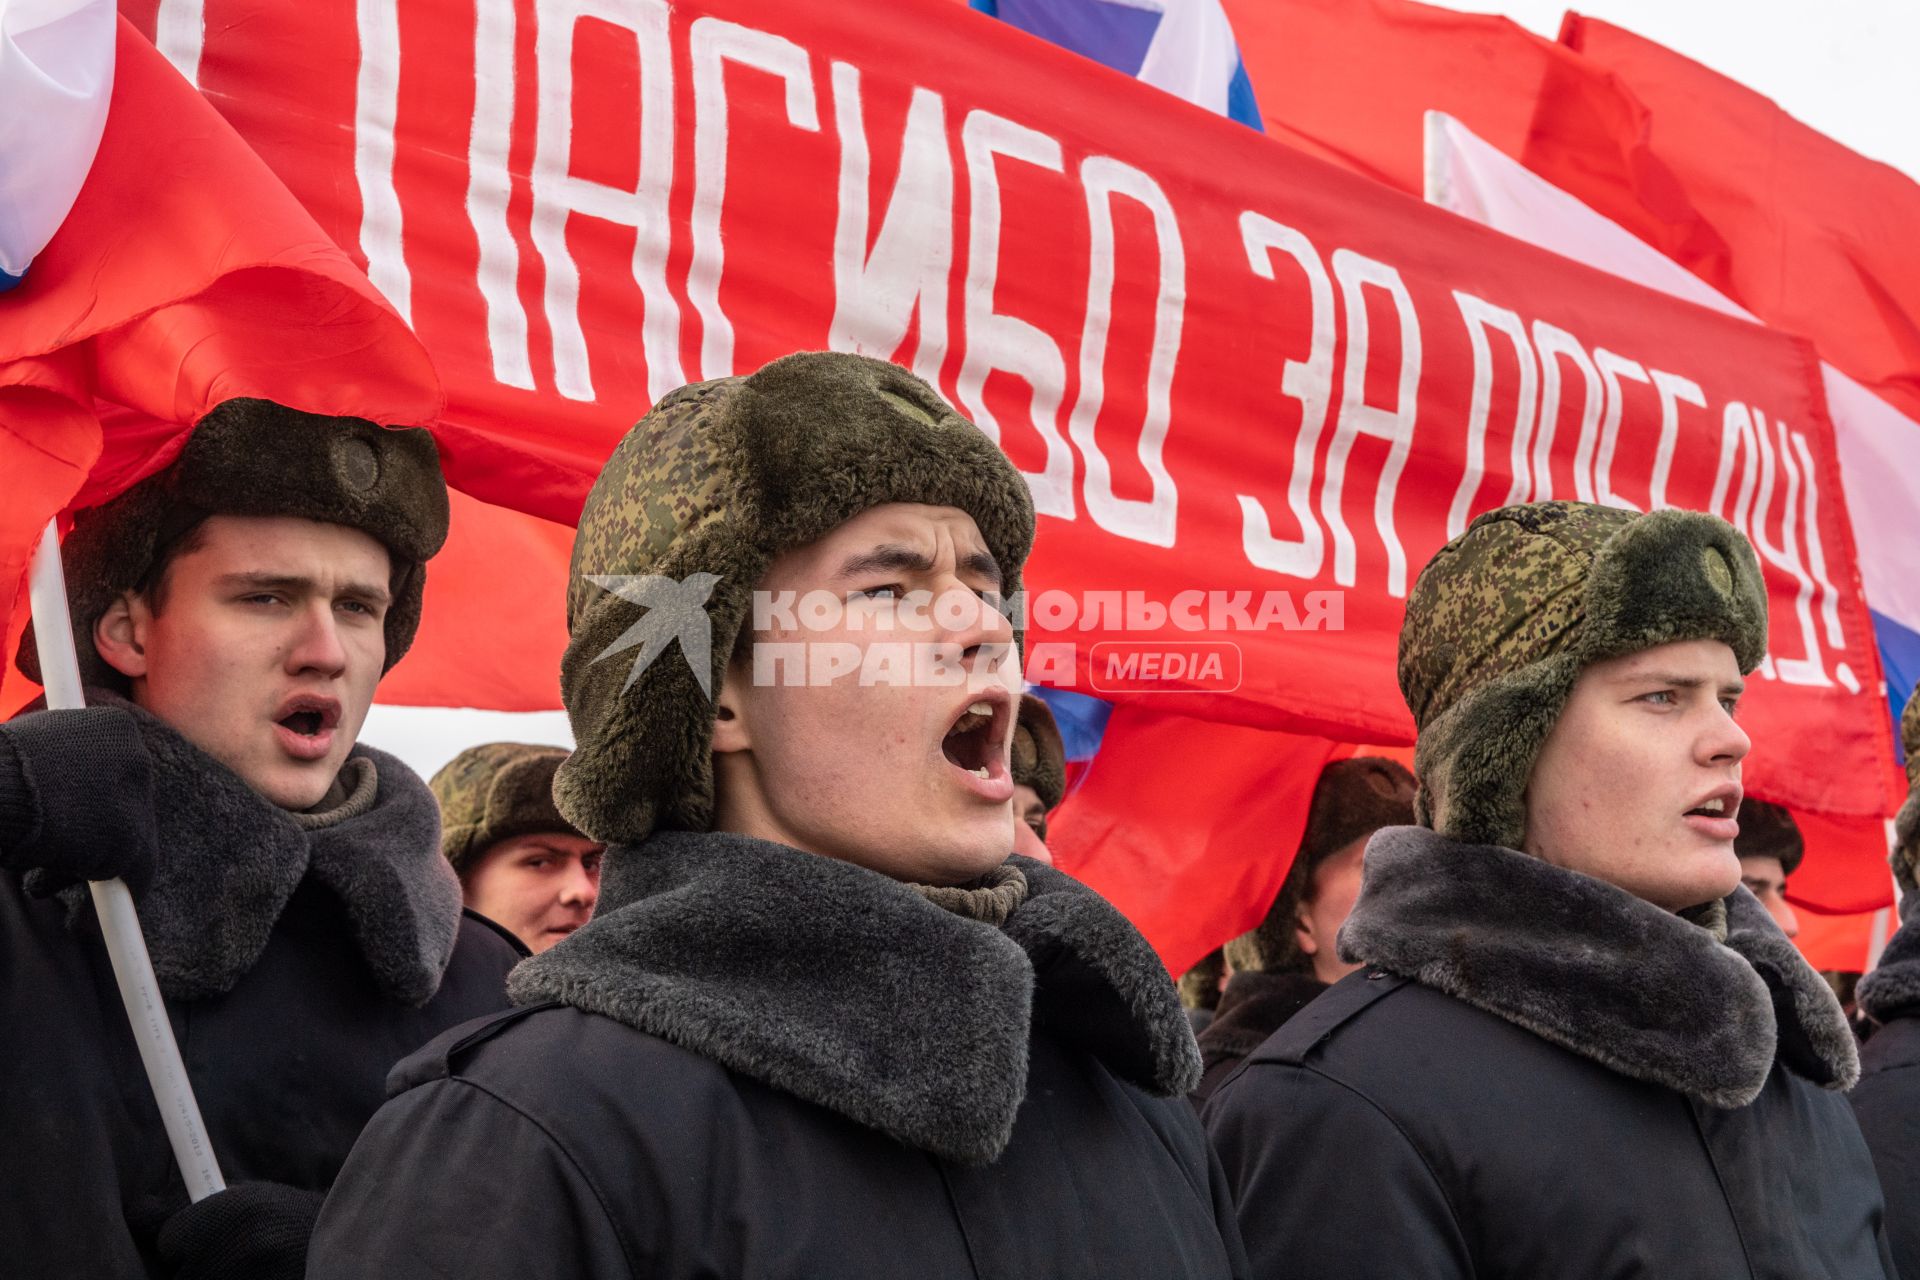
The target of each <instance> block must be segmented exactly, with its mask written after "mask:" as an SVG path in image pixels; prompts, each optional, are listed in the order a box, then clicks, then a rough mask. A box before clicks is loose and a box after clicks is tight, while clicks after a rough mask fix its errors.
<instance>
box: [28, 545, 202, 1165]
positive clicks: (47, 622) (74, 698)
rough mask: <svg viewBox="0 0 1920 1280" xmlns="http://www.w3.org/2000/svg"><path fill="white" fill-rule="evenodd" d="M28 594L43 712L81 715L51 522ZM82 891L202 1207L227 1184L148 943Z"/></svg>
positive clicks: (95, 883)
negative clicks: (90, 902) (44, 697)
mask: <svg viewBox="0 0 1920 1280" xmlns="http://www.w3.org/2000/svg"><path fill="white" fill-rule="evenodd" d="M31 590H32V597H33V618H34V627H33V636H34V643H35V644H36V645H37V646H38V648H39V651H40V677H41V680H42V681H43V682H44V684H45V686H46V691H47V706H48V708H49V709H52V710H66V709H69V708H75V707H83V706H85V705H86V696H85V694H84V693H83V692H82V691H81V688H80V662H79V659H78V658H77V657H76V656H75V654H74V651H73V620H72V616H71V615H70V614H69V613H68V611H67V581H66V575H65V573H64V572H63V571H62V569H61V566H60V534H59V530H58V529H57V528H56V527H55V525H54V522H53V521H51V520H49V521H48V522H47V528H46V532H45V533H43V534H41V535H40V545H39V547H38V548H36V549H35V551H34V553H33V570H32V575H31ZM87 887H88V888H89V889H90V890H92V892H93V909H94V912H95V914H97V915H98V916H99V918H100V933H101V936H102V937H103V938H104V939H105V940H106V944H107V956H108V958H109V959H110V960H112V962H113V976H114V980H115V981H116V982H117V983H118V984H119V986H120V999H121V1000H122V1001H123V1002H124V1003H125V1004H126V1006H127V1021H128V1022H129V1023H131V1024H132V1026H133V1039H134V1043H135V1044H137V1045H138V1046H139V1048H140V1061H141V1063H142V1064H144V1065H145V1067H146V1069H147V1083H148V1085H149V1086H151V1087H152V1089H153V1098H154V1101H155V1102H156V1103H157V1104H159V1107H160V1119H161V1121H162V1122H163V1123H165V1125H166V1127H167V1141H168V1142H169V1143H170V1144H171V1145H172V1147H173V1158H174V1160H175V1161H176V1162H178V1164H179V1165H180V1176H181V1177H182V1178H183V1179H184V1180H185V1181H186V1184H187V1194H188V1195H190V1196H192V1197H193V1198H194V1199H195V1200H204V1199H206V1198H207V1197H208V1196H210V1195H212V1194H213V1193H214V1192H216V1191H219V1190H221V1189H223V1188H224V1187H225V1186H226V1185H227V1184H226V1182H225V1181H224V1180H223V1179H222V1178H221V1177H220V1165H219V1162H218V1161H217V1160H216V1159H215V1158H214V1154H213V1143H212V1142H211V1141H210V1140H209V1139H208V1138H207V1126H206V1123H205V1122H204V1121H203V1120H201V1118H200V1104H199V1103H198V1102H196V1101H194V1097H193V1086H192V1085H191V1084H190V1083H189V1082H188V1080H187V1068H186V1064H185V1063H183V1062H181V1060H180V1046H179V1045H178V1044H177V1043H175V1041H174V1038H173V1024H172V1023H171V1022H169V1021H167V1006H166V1004H165V1002H164V1001H163V1000H162V999H161V996H160V983H159V980H158V979H156V978H155V977H154V974H153V961H152V960H151V959H149V958H148V956H147V940H146V938H145V936H143V935H142V934H141V932H140V919H139V917H138V916H137V915H136V914H135V913H134V909H133V894H132V893H131V892H130V891H129V890H128V889H127V885H126V882H125V881H123V880H92V881H89V882H88V884H87Z"/></svg>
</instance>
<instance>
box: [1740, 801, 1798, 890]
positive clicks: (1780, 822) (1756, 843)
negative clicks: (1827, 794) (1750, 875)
mask: <svg viewBox="0 0 1920 1280" xmlns="http://www.w3.org/2000/svg"><path fill="white" fill-rule="evenodd" d="M1733 851H1734V853H1735V854H1737V855H1738V856H1740V857H1742V858H1778V859H1779V860H1780V870H1781V872H1782V874H1785V875H1789V876H1790V875H1792V874H1793V873H1794V872H1795V871H1798V870H1799V869H1800V860H1801V859H1802V858H1804V857H1806V855H1807V842H1806V840H1805V839H1803V838H1802V837H1801V835H1800V824H1799V823H1797V822H1795V821H1794V820H1793V815H1792V814H1791V813H1788V812H1787V811H1786V809H1785V808H1783V807H1781V806H1780V805H1777V804H1770V803H1768V802H1767V801H1765V800H1742V801H1741V802H1740V834H1739V835H1738V836H1736V837H1735V838H1734V841H1733Z"/></svg>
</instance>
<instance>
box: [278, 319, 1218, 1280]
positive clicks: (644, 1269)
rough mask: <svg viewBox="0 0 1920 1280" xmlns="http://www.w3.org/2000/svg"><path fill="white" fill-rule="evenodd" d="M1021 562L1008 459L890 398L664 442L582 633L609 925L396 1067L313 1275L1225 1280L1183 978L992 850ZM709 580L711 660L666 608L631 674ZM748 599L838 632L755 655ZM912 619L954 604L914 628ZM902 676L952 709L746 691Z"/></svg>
mask: <svg viewBox="0 0 1920 1280" xmlns="http://www.w3.org/2000/svg"><path fill="white" fill-rule="evenodd" d="M1032 539H1033V508H1032V505H1031V501H1030V499H1029V498H1028V496H1027V492H1026V488H1025V485H1024V484H1023V483H1022V482H1021V480H1020V477H1019V475H1018V474H1017V473H1016V472H1015V471H1014V470H1013V468H1012V466H1011V464H1010V463H1008V461H1007V460H1006V458H1005V456H1004V455H1003V454H1001V452H1000V451H999V449H998V448H996V447H995V446H994V445H993V444H992V442H990V441H989V440H988V439H987V438H986V437H985V436H984V435H983V434H981V432H980V431H979V430H978V429H976V428H975V427H974V426H973V425H972V424H970V423H968V422H967V421H966V420H965V419H963V418H961V417H960V416H958V415H957V414H956V413H954V412H953V410H952V409H951V408H949V407H948V405H947V404H946V403H945V402H944V401H943V400H942V399H941V398H940V397H939V395H938V393H936V392H935V391H934V390H933V389H932V388H931V387H928V386H927V385H926V384H924V383H922V382H920V381H919V380H918V379H916V378H914V377H913V376H912V375H910V374H908V373H907V372H905V371H904V370H902V369H899V368H897V367H895V366H893V365H890V364H886V363H884V362H881V361H877V360H871V359H868V358H865V357H860V356H851V355H835V354H825V353H819V354H801V355H794V356H789V357H787V358H785V359H782V360H778V361H775V362H774V363H772V364H770V365H768V366H766V367H765V368H763V369H761V370H760V371H759V372H758V373H755V374H753V375H752V376H751V377H745V378H723V379H718V380H715V381H711V382H705V383H699V384H696V385H693V386H689V387H685V388H682V389H680V390H678V391H675V392H673V393H671V394H670V395H668V396H666V397H665V398H664V399H663V400H662V401H661V402H660V403H659V404H658V405H656V406H655V407H654V409H653V411H652V412H651V413H649V414H648V415H647V417H646V418H645V419H643V420H642V421H641V422H640V424H639V425H638V426H637V427H636V428H635V429H634V430H633V431H632V432H631V433H630V434H629V435H628V436H627V438H626V439H625V440H624V441H623V442H622V443H621V445H620V446H619V448H618V449H616V450H615V452H614V455H613V457H612V459H611V460H610V461H609V462H608V464H607V466H606V468H605V470H603V471H602V473H601V475H600V478H599V481H598V482H597V483H596V484H595V486H594V489H593V492H592V494H591V496H590V497H589V498H588V500H587V505H586V511H585V513H584V515H583V517H582V519H581V523H580V531H579V536H578V540H577V541H576V543H575V546H574V555H573V586H572V590H571V593H570V595H569V599H568V621H569V624H570V629H571V633H572V643H571V645H570V647H569V649H568V651H567V655H566V658H565V660H564V663H563V666H562V687H563V692H564V695H565V699H566V704H567V712H568V715H569V717H570V718H571V720H572V723H573V728H574V733H575V736H576V738H577V741H578V746H577V749H576V750H575V751H574V753H573V755H572V756H571V757H570V758H569V759H568V761H567V763H566V764H565V765H564V766H562V768H561V770H560V773H559V778H558V781H557V784H556V792H557V795H558V798H559V801H560V807H561V810H562V812H563V813H565V814H566V815H567V816H568V817H569V818H570V819H571V820H572V821H573V822H574V824H575V825H576V826H578V827H579V829H580V830H581V831H583V832H585V833H586V834H587V835H588V836H590V837H593V838H595V839H603V840H605V841H607V843H608V846H609V847H608V850H607V855H606V860H605V863H604V864H603V871H602V880H601V886H600V903H599V906H598V909H597V911H596V913H595V916H594V919H593V921H592V922H591V923H590V924H588V925H586V926H585V927H584V928H582V929H580V930H579V931H578V932H577V933H575V934H574V935H573V936H572V937H570V938H568V939H567V940H566V941H564V942H561V943H560V944H558V945H557V946H555V947H553V948H552V949H551V950H549V951H547V952H545V953H544V954H542V955H540V956H537V957H535V958H534V959H532V960H529V961H527V962H526V963H525V964H523V965H522V966H521V967H520V968H519V969H518V970H517V971H516V972H515V974H514V978H513V980H512V983H511V991H512V994H513V998H514V999H515V1000H516V1001H518V1002H519V1003H520V1006H521V1007H520V1008H519V1009H518V1010H517V1011H516V1012H514V1013H510V1014H507V1015H505V1016H503V1017H500V1018H498V1019H495V1020H493V1021H491V1022H488V1023H484V1024H482V1025H479V1026H476V1027H472V1028H468V1029H466V1030H464V1031H463V1032H461V1033H458V1034H452V1035H448V1036H445V1037H442V1038H441V1039H440V1040H439V1041H437V1042H436V1043H435V1044H434V1045H432V1046H430V1047H429V1048H428V1049H427V1050H424V1051H423V1052H421V1053H420V1054H418V1055H416V1056H415V1057H414V1058H413V1059H412V1060H411V1061H409V1062H408V1063H406V1064H405V1065H404V1066H403V1067H402V1068H401V1069H400V1070H399V1071H398V1072H397V1074H396V1085H397V1086H398V1090H399V1091H398V1093H397V1095H396V1096H395V1097H394V1099H393V1100H392V1101H391V1102H390V1103H389V1104H388V1105H387V1107H386V1108H385V1109H384V1110H383V1111H382V1112H381V1113H380V1115H379V1116H378V1117H377V1118H376V1120H375V1122H374V1123H373V1125H372V1126H371V1127H370V1129H369V1131H368V1132H367V1133H366V1135H365V1136H364V1137H363V1138H362V1140H361V1142H360V1145H359V1146H358V1148H357V1149H356V1150H355V1152H354V1155H353V1157H352V1159H351V1160H350V1161H349V1168H348V1170H347V1171H346V1173H345V1175H344V1177H343V1179H342V1181H341V1182H340V1184H339V1185H338V1186H337V1187H336V1188H335V1190H334V1193H333V1196H332V1197H331V1199H330V1200H329V1202H328V1204H327V1207H326V1209H325V1211H324V1212H323V1213H322V1216H321V1221H320V1226H319V1230H318V1232H317V1234H316V1236H315V1242H314V1253H313V1258H312V1271H311V1274H312V1275H314V1276H318V1277H336V1276H337V1277H360V1276H380V1277H383V1280H416V1278H418V1280H424V1278H425V1277H429V1276H443V1275H449V1274H455V1273H458V1274H461V1275H465V1276H471V1277H475V1280H484V1278H486V1277H492V1276H499V1277H502V1278H503V1280H504V1278H506V1277H512V1280H535V1278H537V1277H556V1278H557V1277H562V1276H565V1277H599V1276H606V1277H614V1276H619V1277H625V1276H629V1275H647V1276H657V1277H672V1276H686V1277H692V1276H711V1275H725V1276H734V1277H742V1278H743V1280H744V1278H749V1277H791V1278H793V1280H799V1278H801V1277H820V1276H834V1277H838V1278H842V1280H853V1278H856V1277H899V1276H915V1277H923V1278H931V1277H942V1276H969V1277H971V1276H981V1275H991V1276H1068V1275H1085V1276H1100V1277H1103V1278H1105V1280H1114V1278H1116V1277H1129V1276H1133V1277H1142V1278H1145V1277H1152V1278H1153V1280H1170V1278H1175V1277H1201V1276H1206V1277H1216V1276H1217V1277H1227V1276H1232V1275H1239V1274H1241V1267H1240V1266H1239V1249H1238V1241H1237V1237H1236V1236H1235V1234H1234V1229H1233V1224H1232V1213H1231V1210H1230V1208H1229V1206H1228V1203H1227V1200H1226V1197H1225V1193H1224V1188H1223V1186H1222V1184H1221V1182H1220V1180H1219V1179H1218V1177H1217V1171H1216V1169H1215V1167H1214V1166H1213V1164H1212V1163H1211V1161H1210V1158H1209V1153H1208V1150H1207V1146H1206V1142H1205V1138H1204V1136H1203V1135H1202V1133H1201V1132H1200V1129H1199V1126H1198V1124H1197V1123H1195V1122H1194V1119H1193V1116H1192V1114H1191V1110H1190V1109H1185V1108H1186V1103H1185V1102H1184V1101H1183V1100H1182V1097H1183V1095H1184V1094H1185V1092H1186V1091H1187V1090H1188V1089H1190V1088H1191V1087H1192V1085H1193V1083H1194V1081H1195V1079H1197V1077H1198V1075H1199V1066H1200V1063H1199V1056H1198V1052H1197V1050H1196V1048H1195V1046H1194V1043H1193V1037H1192V1036H1191V1035H1190V1034H1189V1033H1188V1030H1187V1025H1186V1020H1185V1018H1184V1017H1183V1016H1182V1014H1181V1011H1180V1006H1179V1002H1178V1000H1177V999H1176V997H1175V994H1174V990H1173V986H1172V983H1171V982H1170V981H1169V979H1168V977H1167V973H1166V970H1165V968H1164V967H1163V966H1162V965H1161V963H1160V961H1159V959H1158V958H1157V957H1156V956H1155V955H1154V953H1153V951H1152V950H1151V948H1149V947H1148V945H1147V944H1146V942H1145V941H1144V940H1143V939H1142V938H1141V937H1140V935H1139V934H1138V933H1137V932H1135V930H1134V929H1133V928H1132V927H1131V926H1130V925H1129V924H1128V923H1127V922H1126V921H1125V920H1124V919H1123V918H1121V917H1120V916H1119V915H1118V913H1116V912H1115V911H1114V910H1113V909H1112V908H1111V907H1109V906H1108V905H1107V904H1106V903H1105V902H1104V901H1102V900H1101V899H1100V898H1099V897H1097V896H1096V895H1094V894H1093V893H1092V892H1090V891H1089V890H1087V889H1085V888H1082V887H1081V886H1080V885H1079V884H1078V883H1076V882H1075V881H1073V880H1071V879H1069V878H1068V877H1067V876H1065V875H1062V874H1060V873H1058V872H1056V871H1054V870H1053V869H1052V868H1050V867H1047V866H1045V865H1043V864H1041V863H1038V862H1035V861H1033V860H1031V859H1026V858H1020V857H1016V856H1010V850H1011V849H1012V847H1013V817H1012V811H1011V807H1010V800H1011V797H1012V794H1013V780H1012V778H1011V776H1010V774H1009V770H1008V756H1009V749H1010V748H1009V743H1010V740H1011V737H1012V730H1013V725H1014V715H1015V707H1016V702H1017V695H1018V690H1019V679H1020V674H1019V660H1018V648H1017V638H1016V636H1015V633H1014V630H1013V628H1012V626H1011V624H1010V623H1009V621H1008V619H1007V618H1005V617H1004V616H1002V614H1001V613H1000V612H998V611H997V610H996V608H995V607H993V603H992V597H995V596H997V595H1002V594H1009V593H1011V592H1013V591H1014V590H1015V589H1016V588H1017V587H1018V585H1019V581H1020V570H1021V566H1022V563H1023V562H1024V561H1025V560H1026V557H1027V550H1028V547H1029V544H1030V543H1031V541H1032ZM695 574H706V575H709V576H710V579H711V581H709V579H700V580H699V581H700V582H701V583H702V584H706V585H710V586H711V594H710V595H708V596H706V597H705V599H704V601H703V602H702V609H703V612H704V615H705V618H706V619H707V620H708V621H709V622H710V625H711V633H710V639H711V648H710V652H711V661H710V663H709V664H694V663H690V662H689V661H688V660H687V658H686V657H683V651H684V650H685V647H686V645H687V637H688V636H689V634H691V632H690V629H689V628H687V627H685V626H683V625H682V623H683V622H684V621H685V620H684V619H673V618H671V617H667V616H665V615H663V616H662V618H661V620H660V621H661V624H662V625H663V626H665V627H667V629H668V630H671V631H672V632H673V633H674V634H675V635H677V636H678V637H679V640H678V646H677V647H672V648H667V649H665V650H664V651H663V652H661V653H660V654H659V655H657V656H655V657H653V658H652V660H651V661H641V662H638V663H636V661H635V658H636V655H640V654H645V653H646V652H647V646H645V645H644V644H623V641H622V637H623V636H627V637H628V639H629V640H630V641H631V640H634V639H635V638H637V637H638V636H639V635H640V634H642V633H645V632H646V630H647V627H648V620H647V616H643V615H642V611H641V610H640V609H638V608H636V607H635V606H634V605H633V604H632V603H630V602H629V600H628V598H627V596H628V595H636V594H641V591H640V590H638V589H637V588H636V589H635V590H632V591H627V592H626V594H622V591H625V590H626V587H627V586H628V585H634V584H638V583H639V580H641V579H645V578H648V577H649V576H655V577H658V578H664V579H667V580H669V581H670V582H671V583H673V584H685V583H687V582H689V581H690V580H693V575H695ZM609 584H611V586H612V587H616V588H620V589H619V590H613V589H609ZM641 585H644V584H641ZM756 589H757V590H760V591H763V592H767V593H770V594H771V595H772V596H774V597H776V598H777V597H779V596H780V595H781V593H785V592H790V591H791V592H796V593H798V594H799V596H801V597H802V598H804V597H805V596H806V595H807V594H808V593H809V592H819V591H824V592H831V593H832V597H833V598H834V599H836V600H838V601H839V602H841V603H842V604H843V605H844V607H843V608H841V609H840V610H838V614H837V616H836V617H833V618H831V619H830V620H828V621H826V622H825V623H824V624H823V625H821V626H818V627H806V626H803V625H802V624H801V623H800V622H795V623H793V624H791V625H789V624H787V623H786V622H785V621H784V620H780V621H775V622H774V624H773V626H772V627H771V628H764V629H762V630H761V631H759V632H756V631H755V630H754V629H753V628H752V626H751V625H750V623H751V621H752V613H753V610H752V609H751V608H750V602H751V597H752V595H753V593H754V592H755V591H756ZM917 593H925V595H923V596H921V598H922V599H925V598H927V597H931V598H933V599H935V600H936V601H937V602H943V603H945V604H947V605H949V606H951V605H952V604H954V603H955V602H958V604H959V605H961V606H963V607H957V608H956V607H936V608H934V609H933V610H931V611H930V613H931V617H932V618H933V619H934V621H933V622H932V623H931V624H929V628H921V629H914V628H908V627H906V626H904V625H902V616H903V614H904V612H905V602H906V601H907V600H909V599H910V598H911V597H914V596H915V595H916V594H917ZM696 594H697V593H696ZM672 595H673V593H672V592H667V591H664V590H660V591H658V592H656V594H655V595H654V596H653V597H652V598H654V599H655V600H657V601H663V602H664V601H666V600H667V599H668V598H669V597H670V596H672ZM656 608H658V609H665V610H669V611H670V610H671V609H672V608H673V606H672V605H671V604H667V603H662V604H659V605H657V606H656ZM805 616H806V615H805V613H804V612H803V613H802V615H801V617H802V619H804V618H805ZM769 617H771V615H769ZM636 625H638V626H639V628H640V631H639V632H635V631H633V628H634V627H635V626H636ZM703 638H704V637H703ZM897 642H911V643H912V644H914V645H916V646H921V648H919V649H917V650H916V652H918V653H920V654H922V655H923V656H925V657H926V661H924V662H923V661H920V660H919V659H916V660H915V661H914V663H913V664H912V665H913V666H914V668H915V671H916V674H917V677H918V676H926V675H928V673H930V672H933V671H936V670H939V671H944V672H946V673H948V676H949V677H950V678H939V679H936V678H914V679H908V680H898V681H894V680H889V681H867V680H863V679H862V678H860V675H859V674H858V673H845V674H841V675H839V676H838V677H837V678H835V679H832V680H830V681H828V682H826V683H812V682H809V681H804V680H795V681H793V682H791V683H790V682H789V681H788V680H787V679H784V678H782V679H772V680H765V679H761V680H756V678H755V667H756V663H755V659H754V650H755V648H756V646H759V645H796V644H797V645H803V646H804V645H816V644H817V645H825V646H831V649H830V651H831V652H836V653H837V652H841V648H840V647H841V646H844V645H853V646H855V648H856V650H858V651H859V652H861V653H863V654H864V653H873V652H875V649H876V646H880V645H886V644H893V643H897ZM702 648H703V646H702V645H701V644H699V643H695V644H694V645H693V649H694V650H696V651H698V650H700V649H702ZM610 650H611V651H612V652H609V651H610ZM603 655H604V656H603ZM689 656H690V655H689ZM860 665H861V666H862V667H863V668H864V667H865V666H866V664H865V663H864V662H863V663H861V664H860ZM895 669H896V670H898V669H899V668H898V667H896V668H895ZM843 670H844V669H843ZM703 683H705V684H707V685H708V687H710V688H711V689H712V691H713V696H712V697H711V698H709V697H708V696H707V694H706V693H705V692H704V691H703V687H702V686H703ZM1183 1109H1185V1110H1183ZM478 1205H484V1206H486V1210H485V1212H481V1213H476V1212H475V1211H474V1209H475V1206H478Z"/></svg>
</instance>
